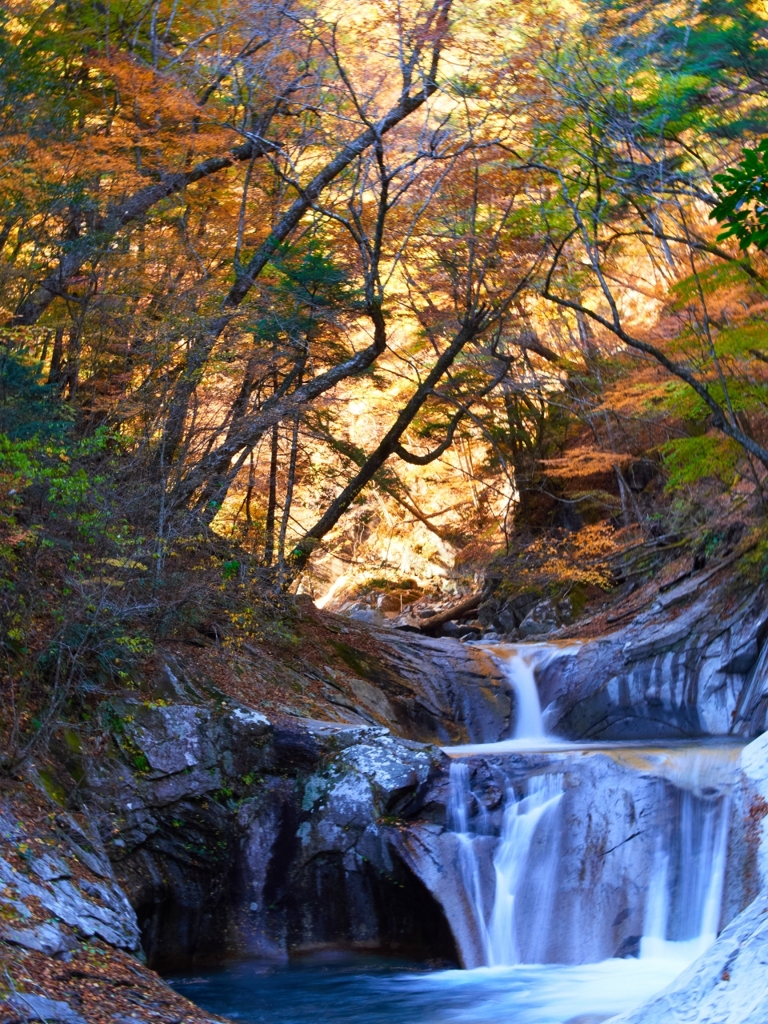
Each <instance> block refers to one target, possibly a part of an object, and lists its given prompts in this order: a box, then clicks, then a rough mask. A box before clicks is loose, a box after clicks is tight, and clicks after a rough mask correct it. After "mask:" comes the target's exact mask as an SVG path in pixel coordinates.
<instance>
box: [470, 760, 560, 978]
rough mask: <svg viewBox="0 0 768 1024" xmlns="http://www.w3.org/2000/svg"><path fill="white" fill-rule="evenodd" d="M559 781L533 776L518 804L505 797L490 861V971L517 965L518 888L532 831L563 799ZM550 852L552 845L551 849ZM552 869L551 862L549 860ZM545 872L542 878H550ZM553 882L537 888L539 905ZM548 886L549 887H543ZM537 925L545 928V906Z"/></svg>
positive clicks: (545, 900)
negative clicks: (492, 886)
mask: <svg viewBox="0 0 768 1024" xmlns="http://www.w3.org/2000/svg"><path fill="white" fill-rule="evenodd" d="M562 784H563V780H562V776H559V775H537V776H534V777H533V778H532V779H531V780H530V781H529V783H528V792H527V794H526V795H525V796H524V797H523V798H522V800H515V798H514V793H513V792H512V791H510V792H509V793H508V794H507V807H506V810H505V812H504V819H503V822H502V832H501V842H500V843H499V845H498V848H497V850H496V855H495V856H494V858H493V867H494V874H495V879H496V889H495V893H494V899H493V910H492V912H491V921H490V925H489V928H488V936H487V941H486V958H487V963H488V964H489V966H491V967H504V966H507V965H509V964H517V963H520V962H521V956H520V945H519V941H518V934H517V920H516V903H517V897H518V893H519V891H520V888H521V886H522V885H523V884H524V883H525V882H526V881H527V876H528V872H527V868H528V859H529V854H530V852H531V844H532V842H533V837H534V834H535V832H536V829H537V828H538V826H539V823H540V822H541V820H542V818H543V817H544V815H545V814H547V812H548V811H550V810H553V809H554V808H555V807H556V806H557V804H558V803H559V802H560V798H561V796H562V795H563V785H562ZM551 850H554V845H553V846H552V847H551ZM549 859H550V864H549V865H548V866H549V867H550V868H551V869H554V867H555V863H554V858H549ZM551 873H552V871H550V872H545V875H549V874H551ZM553 881H554V879H552V878H546V879H545V884H544V885H541V880H539V887H538V892H537V896H538V897H539V902H540V903H541V904H547V903H549V901H550V897H551V894H552V891H553V888H552V883H553ZM547 883H549V884H547ZM538 909H539V910H540V911H544V914H543V915H541V914H540V915H538V916H539V921H540V922H541V923H542V924H543V925H544V926H546V923H547V922H546V920H545V918H546V917H548V915H547V914H546V909H547V908H546V906H540V907H539V908H538Z"/></svg>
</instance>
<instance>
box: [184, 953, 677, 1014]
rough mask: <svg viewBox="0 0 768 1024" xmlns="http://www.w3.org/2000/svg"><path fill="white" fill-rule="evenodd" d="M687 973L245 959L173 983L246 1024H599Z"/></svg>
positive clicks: (647, 968) (360, 959)
mask: <svg viewBox="0 0 768 1024" xmlns="http://www.w3.org/2000/svg"><path fill="white" fill-rule="evenodd" d="M685 966H686V959H681V960H677V959H675V958H673V957H670V956H664V957H661V958H658V959H656V958H644V959H642V960H637V959H633V958H628V959H626V960H617V959H614V960H604V961H602V962H601V963H595V964H582V965H579V966H563V965H559V964H535V965H517V966H515V967H491V968H488V967H481V968H476V969H475V970H471V971H460V970H449V971H434V970H432V971H430V970H427V969H425V967H424V965H423V964H419V963H414V962H410V961H405V960H397V959H388V958H384V957H374V956H365V955H354V954H332V955H329V954H323V955H319V956H306V957H300V958H297V959H294V960H290V961H288V962H287V963H279V964H277V963H274V962H271V961H269V962H265V961H239V962H235V963H231V964H228V965H226V966H224V967H220V968H217V969H216V970H210V971H198V972H196V973H194V974H192V973H186V974H184V975H180V976H177V977H172V978H169V979H168V980H169V982H170V984H171V985H172V986H173V987H174V988H175V989H176V990H177V991H178V992H180V993H181V994H182V995H184V996H186V997H187V998H188V999H191V1000H192V1001H193V1002H194V1003H196V1004H197V1005H198V1006H200V1007H202V1008H203V1009H204V1010H206V1011H208V1012H209V1013H217V1014H220V1015H221V1016H224V1017H229V1018H230V1019H232V1020H236V1021H243V1022H245V1024H325V1022H327V1024H599V1022H601V1021H604V1020H608V1018H610V1017H612V1016H614V1015H615V1014H617V1013H622V1012H624V1011H625V1010H629V1009H631V1008H632V1007H634V1006H638V1005H639V1004H640V1003H642V1002H644V1001H645V1000H646V999H648V998H649V997H650V996H652V995H653V994H654V993H655V992H657V991H659V990H660V989H661V988H664V987H665V986H666V985H668V984H669V983H670V982H671V981H672V980H673V979H674V978H675V977H676V976H677V975H678V974H679V973H680V971H682V970H683V969H684V967H685Z"/></svg>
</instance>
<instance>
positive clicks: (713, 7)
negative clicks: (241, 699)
mask: <svg viewBox="0 0 768 1024" xmlns="http://www.w3.org/2000/svg"><path fill="white" fill-rule="evenodd" d="M767 29H768V19H766V17H765V9H764V5H763V4H760V3H757V2H752V3H750V2H746V0H700V2H696V3H683V4H680V3H671V2H664V0H660V2H655V3H650V2H644V0H641V2H633V0H627V2H624V0H611V2H607V0H584V2H582V0H577V2H567V3H565V2H564V3H547V2H538V0H521V2H515V3H512V2H506V0H499V2H494V0H479V2H478V0H368V2H365V0H363V2H361V0H355V2H354V3H353V2H349V0H329V2H328V3H320V2H312V0H308V2H301V0H285V2H270V0H224V2H223V3H222V2H220V0H217V2H216V3H213V2H208V0H200V2H190V3H178V2H177V0H148V2H133V0H104V2H100V3H97V4H91V3H80V2H78V0H72V2H68V3H63V4H49V3H46V2H41V0H10V2H8V3H6V4H5V6H4V8H3V11H2V13H0V175H1V176H2V188H1V189H0V305H2V309H0V318H1V320H2V331H1V332H0V341H1V342H2V344H1V345H0V493H2V498H3V501H2V509H1V510H0V531H1V532H2V538H1V540H2V549H1V551H0V557H1V558H2V581H1V582H0V586H1V587H2V597H1V600H2V607H1V608H0V615H2V617H3V623H4V627H3V630H2V644H3V648H4V656H5V659H6V660H5V668H4V670H3V671H6V672H7V676H8V680H18V679H20V678H22V677H23V678H26V679H28V680H30V679H41V678H42V679H45V680H47V682H45V684H44V685H46V686H51V687H53V688H54V690H55V691H56V692H57V693H61V694H71V689H72V687H73V686H75V685H79V683H78V680H79V681H80V682H82V680H83V679H85V678H86V677H87V678H91V677H93V673H94V671H95V670H94V669H93V665H94V664H96V663H98V665H100V666H101V668H100V669H99V671H101V672H102V673H106V675H107V676H110V677H111V676H113V675H114V674H115V673H118V674H120V673H125V672H127V671H128V669H127V668H126V665H129V664H130V662H131V659H132V658H136V657H140V656H142V654H143V653H146V651H147V650H149V649H151V646H152V643H153V642H154V638H155V637H157V636H158V635H164V634H165V633H167V632H168V631H171V632H172V631H173V630H174V629H176V628H181V627H180V626H179V623H182V624H186V625H188V623H189V621H190V616H192V617H193V618H194V615H193V613H192V612H191V611H190V606H191V605H193V604H195V602H196V601H197V602H198V604H199V600H198V599H199V595H200V581H201V580H203V578H205V580H208V581H211V580H213V581H215V583H210V586H211V587H213V588H214V589H216V588H221V587H224V588H226V586H228V585H231V586H232V587H234V588H236V587H239V588H240V590H238V592H237V593H238V595H239V596H238V597H237V599H236V600H235V603H234V607H235V610H234V611H232V615H233V616H235V618H237V621H238V622H239V623H240V625H241V626H242V624H243V622H245V621H246V620H247V618H248V613H246V612H244V611H243V607H250V605H248V601H249V600H250V598H248V596H247V594H248V587H249V586H251V584H252V583H253V581H254V580H256V581H257V582H258V585H259V586H262V587H263V586H266V587H267V588H272V590H273V591H274V592H275V593H278V594H279V593H282V592H284V591H286V590H290V589H294V590H295V589H296V587H302V588H304V589H306V590H309V591H310V592H314V593H316V594H317V595H318V596H320V595H321V594H325V597H326V599H327V598H328V597H329V587H330V586H331V584H332V583H333V582H334V580H335V581H336V583H337V584H338V581H339V580H341V579H342V577H343V578H344V579H345V580H346V581H347V583H349V581H350V579H351V578H352V576H353V575H354V572H355V567H360V566H362V567H363V568H364V569H365V571H366V572H367V573H368V576H369V577H371V578H374V577H375V578H377V579H378V578H379V577H381V576H382V574H383V575H384V576H387V574H389V576H388V578H389V585H392V586H394V585H395V584H394V583H393V581H395V582H397V581H398V580H399V581H400V583H402V580H403V579H405V578H406V577H411V576H413V575H414V574H416V576H418V575H419V573H422V576H423V575H424V573H425V572H426V568H425V567H427V566H432V567H434V566H435V565H437V566H439V567H440V570H439V574H438V575H440V577H441V579H443V580H444V581H446V580H453V581H454V584H453V586H454V590H456V589H457V588H458V591H460V590H461V587H462V586H464V583H462V582H461V570H460V567H461V566H462V565H464V566H466V567H468V568H467V569H466V572H467V573H468V576H467V579H469V580H470V581H471V580H473V579H474V577H475V576H476V575H477V572H478V567H480V568H482V567H484V566H486V565H487V563H488V562H489V561H490V559H491V558H492V557H493V555H494V554H495V553H498V552H502V553H506V555H507V556H509V557H511V558H512V560H513V563H512V564H513V565H515V566H516V568H515V572H516V573H517V574H518V578H519V580H528V581H530V580H534V581H535V580H538V579H539V576H540V573H541V571H543V569H541V567H543V566H545V567H547V568H546V572H547V573H549V578H555V580H556V583H557V585H558V586H561V587H562V588H564V589H565V590H567V591H569V592H570V589H571V588H573V587H574V586H577V585H578V586H595V587H610V586H613V585H616V584H617V583H621V582H622V581H626V579H628V578H629V576H631V575H632V573H633V572H634V571H635V569H634V568H632V567H633V566H634V565H635V564H636V563H635V562H634V561H633V560H632V559H633V557H634V556H629V562H628V561H627V557H628V556H627V553H628V552H632V551H635V550H636V549H637V547H638V545H640V546H642V545H643V544H646V545H647V544H649V543H651V542H653V543H656V542H658V541H659V539H660V538H661V539H663V538H673V539H672V540H671V541H670V543H672V544H676V543H678V542H679V537H680V536H681V535H682V534H684V533H685V529H682V527H681V523H687V524H688V526H687V529H688V531H689V533H691V534H695V533H696V532H697V531H698V532H699V533H700V532H701V530H702V529H703V528H704V526H705V524H709V526H708V529H709V530H710V533H709V534H707V536H708V537H710V541H711V538H715V537H718V536H720V535H721V534H722V535H725V532H727V523H726V525H725V526H722V529H721V526H720V525H717V524H718V523H719V519H718V516H720V517H722V516H726V519H727V513H728V510H729V509H730V508H732V507H734V503H735V504H736V505H738V506H739V507H741V506H742V505H743V506H744V507H749V508H753V509H755V510H757V511H756V513H755V514H756V515H758V516H759V515H760V514H761V513H760V511H759V510H760V509H762V506H763V494H764V490H765V478H766V471H767V470H768V420H767V419H766V401H767V399H768V345H767V344H766V340H767V339H766V327H765V316H764V313H765V309H766V297H767V293H766V272H767V271H768V268H767V267H766V258H765V256H764V254H763V250H764V249H765V248H768V185H766V181H768V148H766V147H767V146H768V143H766V142H765V141H764V139H763V136H764V133H765V130H766V125H767V124H768V117H767V114H766V110H767V108H766V102H765V91H766V87H768V47H767V46H766V31H767ZM723 522H725V520H723ZM713 523H714V524H715V525H714V526H713V525H712V524H713ZM718 531H720V532H719V533H718ZM674 538H678V539H674ZM705 541H706V538H705ZM710 541H706V543H710ZM711 542H712V543H715V541H711ZM515 559H517V561H515ZM642 564H643V566H644V568H642V569H641V570H640V571H647V570H648V567H649V566H652V564H653V563H652V561H651V562H645V563H642ZM430 571H431V570H430ZM195 574H197V575H195ZM206 574H207V575H206ZM473 574H474V576H473ZM457 580H458V582H456V581H457ZM417 582H418V581H417ZM465 582H466V581H465ZM400 583H398V584H397V585H398V586H399V585H400ZM422 583H423V580H421V581H420V582H418V585H416V590H417V591H418V589H419V586H421V585H422ZM206 586H208V584H206ZM409 587H410V583H408V584H407V585H406V586H405V590H406V591H408V590H409ZM244 595H245V596H244ZM217 600H218V599H217ZM243 601H245V605H243ZM238 602H240V603H238ZM401 604H402V601H401ZM198 618H199V619H200V621H204V622H205V623H209V618H210V616H209V613H208V612H205V613H200V615H198ZM186 625H184V628H186ZM206 628H207V627H206ZM211 628H213V627H211ZM219 633H220V630H218V627H216V629H214V635H215V636H216V637H217V638H218V637H219ZM86 655H87V656H86ZM89 659H90V660H89ZM84 666H85V667H84ZM41 674H42V675H41ZM97 674H98V673H97ZM14 685H18V684H14ZM24 685H27V684H26V683H25V684H24ZM29 685H32V684H31V683H30V684H29ZM41 685H42V684H41ZM94 685H95V684H94ZM61 699H62V700H64V699H69V697H66V698H65V697H64V696H62V697H61ZM14 707H16V705H14ZM14 713H15V712H14ZM14 722H15V725H14V728H15V729H17V731H19V735H21V733H22V732H23V731H24V729H25V728H27V727H28V725H29V723H28V722H26V723H25V721H24V720H23V716H21V717H19V716H18V715H17V717H16V719H14Z"/></svg>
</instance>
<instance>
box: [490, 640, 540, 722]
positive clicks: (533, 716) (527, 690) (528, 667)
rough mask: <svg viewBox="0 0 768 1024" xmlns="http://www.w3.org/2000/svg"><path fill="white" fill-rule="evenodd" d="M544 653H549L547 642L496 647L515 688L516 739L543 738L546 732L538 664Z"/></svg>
mask: <svg viewBox="0 0 768 1024" xmlns="http://www.w3.org/2000/svg"><path fill="white" fill-rule="evenodd" d="M542 653H543V654H545V655H549V654H550V649H549V647H548V646H547V645H546V644H529V645H528V647H525V648H523V647H514V646H511V645H509V646H506V645H505V646H501V645H500V646H498V647H495V648H493V655H494V657H495V659H496V661H497V662H498V664H499V667H500V668H501V669H502V671H503V672H504V675H505V676H506V677H507V679H508V680H509V682H510V684H511V685H512V689H513V690H514V692H515V699H516V702H517V716H516V720H515V733H514V736H513V739H516V740H522V739H526V740H531V739H543V738H544V735H545V734H544V723H543V722H542V718H541V702H540V701H539V691H538V688H537V686H536V666H537V664H538V663H539V662H540V661H541V655H542Z"/></svg>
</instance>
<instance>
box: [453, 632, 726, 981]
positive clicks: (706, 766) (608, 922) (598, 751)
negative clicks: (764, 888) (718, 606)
mask: <svg viewBox="0 0 768 1024" xmlns="http://www.w3.org/2000/svg"><path fill="white" fill-rule="evenodd" d="M491 653H492V655H493V657H494V658H495V659H496V660H497V661H498V663H499V664H500V665H502V666H503V667H504V670H505V673H506V674H507V677H508V678H509V680H510V682H511V683H512V685H513V688H514V691H515V694H516V696H517V705H518V706H517V716H516V727H515V730H514V737H513V739H512V742H511V743H510V742H509V741H506V742H502V743H491V744H478V745H472V746H469V745H467V746H463V747H456V748H447V749H448V752H449V753H450V754H451V755H452V756H453V758H454V760H453V762H452V765H451V773H450V782H451V798H450V814H449V818H450V827H451V828H452V829H453V831H454V832H455V834H456V836H457V839H458V844H459V861H460V874H461V879H462V884H463V886H464V890H465V895H466V899H467V903H468V904H469V905H470V907H471V915H472V918H473V924H474V928H475V930H476V934H477V938H478V945H479V947H480V948H481V949H482V951H483V959H484V962H485V964H486V965H487V966H491V967H500V966H510V965H514V964H520V963H528V964H532V963H552V962H565V963H568V962H575V963H578V962H583V961H584V960H590V959H592V960H597V959H601V958H602V955H608V956H610V955H611V952H610V950H611V944H612V943H614V946H613V949H614V950H616V951H619V952H618V955H626V954H627V953H630V954H632V955H635V956H637V955H639V956H640V957H641V958H642V959H646V960H647V959H658V958H660V957H666V958H670V957H673V958H674V959H675V960H676V961H678V962H690V961H691V960H693V959H694V958H695V957H696V956H698V955H699V954H700V953H701V952H702V951H703V950H704V949H706V948H707V946H708V945H710V944H711V942H713V941H714V939H715V938H716V936H717V931H718V925H719V919H720V909H721V903H722V896H723V886H724V879H725V869H726V853H727V842H728V827H729V821H730V798H729V796H728V790H729V785H730V782H729V780H730V777H731V774H732V765H733V763H734V762H733V753H732V750H733V748H728V747H727V746H726V747H723V748H717V749H715V748H712V750H706V749H705V750H703V751H702V750H701V749H697V748H696V747H693V746H691V745H688V746H685V745H680V746H679V748H675V747H670V748H669V749H668V750H666V749H663V748H653V747H647V748H644V747H643V746H642V745H640V744H622V743H613V744H594V745H590V744H578V745H577V744H563V743H562V742H561V744H557V743H552V742H548V738H547V737H546V734H545V730H544V727H543V723H542V715H541V708H540V704H539V698H538V693H537V690H536V679H535V669H536V667H537V665H540V664H542V663H543V662H544V661H545V659H547V658H548V657H551V655H552V653H553V652H552V649H551V648H549V649H548V648H547V645H544V644H536V645H531V647H530V649H528V650H524V649H522V648H521V647H519V646H510V647H508V648H505V647H502V646H495V647H494V648H492V649H491ZM524 749H525V750H527V751H528V754H523V753H522V750H524ZM536 750H541V751H542V752H546V754H547V755H548V756H549V761H550V763H549V764H548V765H547V767H546V770H544V771H542V770H541V769H539V770H534V771H529V772H524V771H523V769H524V765H525V763H526V759H527V758H528V757H529V756H530V757H531V758H533V759H534V763H535V759H536V757H537V755H536V753H535V751H536ZM561 751H562V753H561ZM472 755H482V756H484V757H486V758H487V757H493V758H494V764H495V765H496V769H497V770H498V771H500V772H501V773H502V774H505V775H506V779H505V783H504V790H505V796H504V803H503V813H502V814H501V821H500V822H499V815H498V814H497V815H496V817H495V820H494V819H493V816H492V815H489V813H488V810H487V808H486V805H485V802H484V800H483V799H482V796H481V795H476V794H475V793H473V791H472V785H471V779H472V765H473V763H474V762H473V761H472V760H464V758H465V757H471V756H472ZM585 758H592V759H593V760H594V759H597V758H602V759H604V760H603V762H602V763H603V764H606V763H607V764H609V765H614V766H617V765H618V766H619V770H620V773H621V776H620V777H621V779H622V780H623V781H622V787H623V788H622V790H621V791H618V790H615V791H612V793H613V796H612V799H615V800H617V801H619V800H621V801H623V802H624V803H626V800H627V799H632V798H633V797H632V789H633V786H634V785H635V783H634V782H633V780H634V779H637V784H636V785H637V786H638V787H642V792H643V796H642V799H643V800H644V804H643V805H642V807H641V808H640V810H639V811H638V810H637V809H634V810H632V812H631V815H630V817H632V815H633V816H634V818H638V817H642V818H643V822H642V826H640V825H636V826H635V827H633V828H632V830H631V831H630V832H629V833H628V834H627V835H626V837H624V838H620V839H619V840H618V842H613V841H612V842H610V843H609V842H608V840H607V839H606V840H605V841H604V842H603V846H604V847H607V849H604V850H601V849H600V844H599V843H598V840H597V838H596V836H595V828H594V823H593V824H588V826H587V827H586V828H584V829H583V830H584V832H585V837H586V838H589V836H590V834H592V839H591V842H593V843H596V844H597V845H596V847H595V852H594V854H591V853H590V852H589V851H588V850H587V851H582V853H583V854H584V856H583V863H582V865H581V868H580V869H579V871H580V872H581V873H580V875H579V874H578V872H577V871H576V869H575V867H574V850H573V835H572V833H573V830H574V827H576V828H583V818H584V811H585V809H586V814H587V817H588V818H589V819H590V820H591V819H592V818H593V817H594V818H595V820H598V819H599V818H600V817H601V816H602V817H605V818H606V819H611V818H612V814H611V810H612V809H611V808H610V807H609V808H605V807H601V806H599V804H592V805H591V802H590V800H589V799H588V797H587V799H586V801H585V798H584V795H583V794H580V795H579V797H578V798H579V799H581V804H579V805H578V808H579V809H577V807H576V804H574V800H576V799H577V797H575V796H573V794H572V793H571V792H570V790H571V789H572V787H574V786H575V787H576V790H575V791H574V792H578V790H579V789H580V788H581V786H582V782H583V779H582V777H581V776H582V775H583V768H586V767H587V765H588V762H587V761H586V760H585ZM483 763H484V764H485V763H486V762H483ZM507 766H508V767H507ZM649 769H650V770H651V771H652V772H653V774H654V775H655V776H656V782H655V783H653V782H649V781H648V770H649ZM521 774H524V777H522V778H521ZM513 777H514V778H513ZM712 783H714V785H713V784H712ZM637 799H638V800H639V799H640V796H638V797H637ZM593 800H595V801H599V797H598V795H597V794H596V793H595V794H594V796H593ZM619 806H620V805H619ZM633 820H634V819H633ZM492 836H493V837H496V838H495V842H494V841H493V839H491V838H490V837H492ZM654 836H655V839H654ZM632 841H634V842H635V847H630V846H628V845H626V844H629V843H630V842H632ZM638 842H644V843H645V844H646V847H645V848H646V849H647V848H648V844H649V842H650V843H653V844H654V845H653V846H652V847H651V849H653V850H654V852H653V854H652V855H651V856H648V855H645V856H642V855H637V856H635V858H634V860H633V859H632V856H631V851H632V850H634V849H637V844H638ZM616 851H618V852H616ZM577 852H578V851H577ZM610 854H612V855H613V858H614V860H613V864H614V865H616V864H618V867H616V866H614V868H613V871H614V876H615V877H613V878H608V880H607V881H605V880H604V884H603V889H602V890H601V895H600V898H598V895H597V891H595V892H594V893H592V892H591V891H590V887H589V883H588V881H587V875H588V874H589V873H590V872H592V874H594V872H595V871H596V870H598V869H597V868H595V867H594V863H592V864H590V861H589V857H590V856H591V857H592V860H593V862H596V863H598V864H599V872H604V873H605V872H608V871H609V870H610V868H609V867H606V865H607V864H609V863H610V862H608V861H606V860H605V858H606V857H607V856H608V855H610ZM617 857H618V858H619V861H617V860H616V858H617ZM622 857H624V860H623V861H622V860H621V858H622ZM489 858H491V863H490V864H489V863H488V859H489ZM595 877H600V878H602V877H603V876H602V875H598V876H595ZM619 886H623V889H624V890H626V893H627V895H626V896H625V899H624V901H625V903H626V904H627V906H625V908H624V909H623V910H619V912H618V913H617V912H616V904H615V901H613V902H612V900H611V898H610V897H611V896H612V895H613V893H612V892H611V888H612V887H613V889H617V888H618V887H619ZM604 891H607V892H608V896H607V897H606V896H605V895H604V894H603V893H604ZM633 903H635V906H634V907H633ZM635 920H636V921H637V923H638V924H639V925H640V927H641V933H640V934H639V935H638V932H635V933H634V937H633V935H632V933H631V927H632V924H633V921H635ZM624 922H627V923H626V928H625V933H624V932H622V924H623V923H624ZM588 940H589V941H588ZM603 950H604V951H605V952H604V953H602V955H601V952H600V951H603ZM621 950H623V952H621ZM593 951H596V952H593ZM614 955H617V954H616V953H614Z"/></svg>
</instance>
